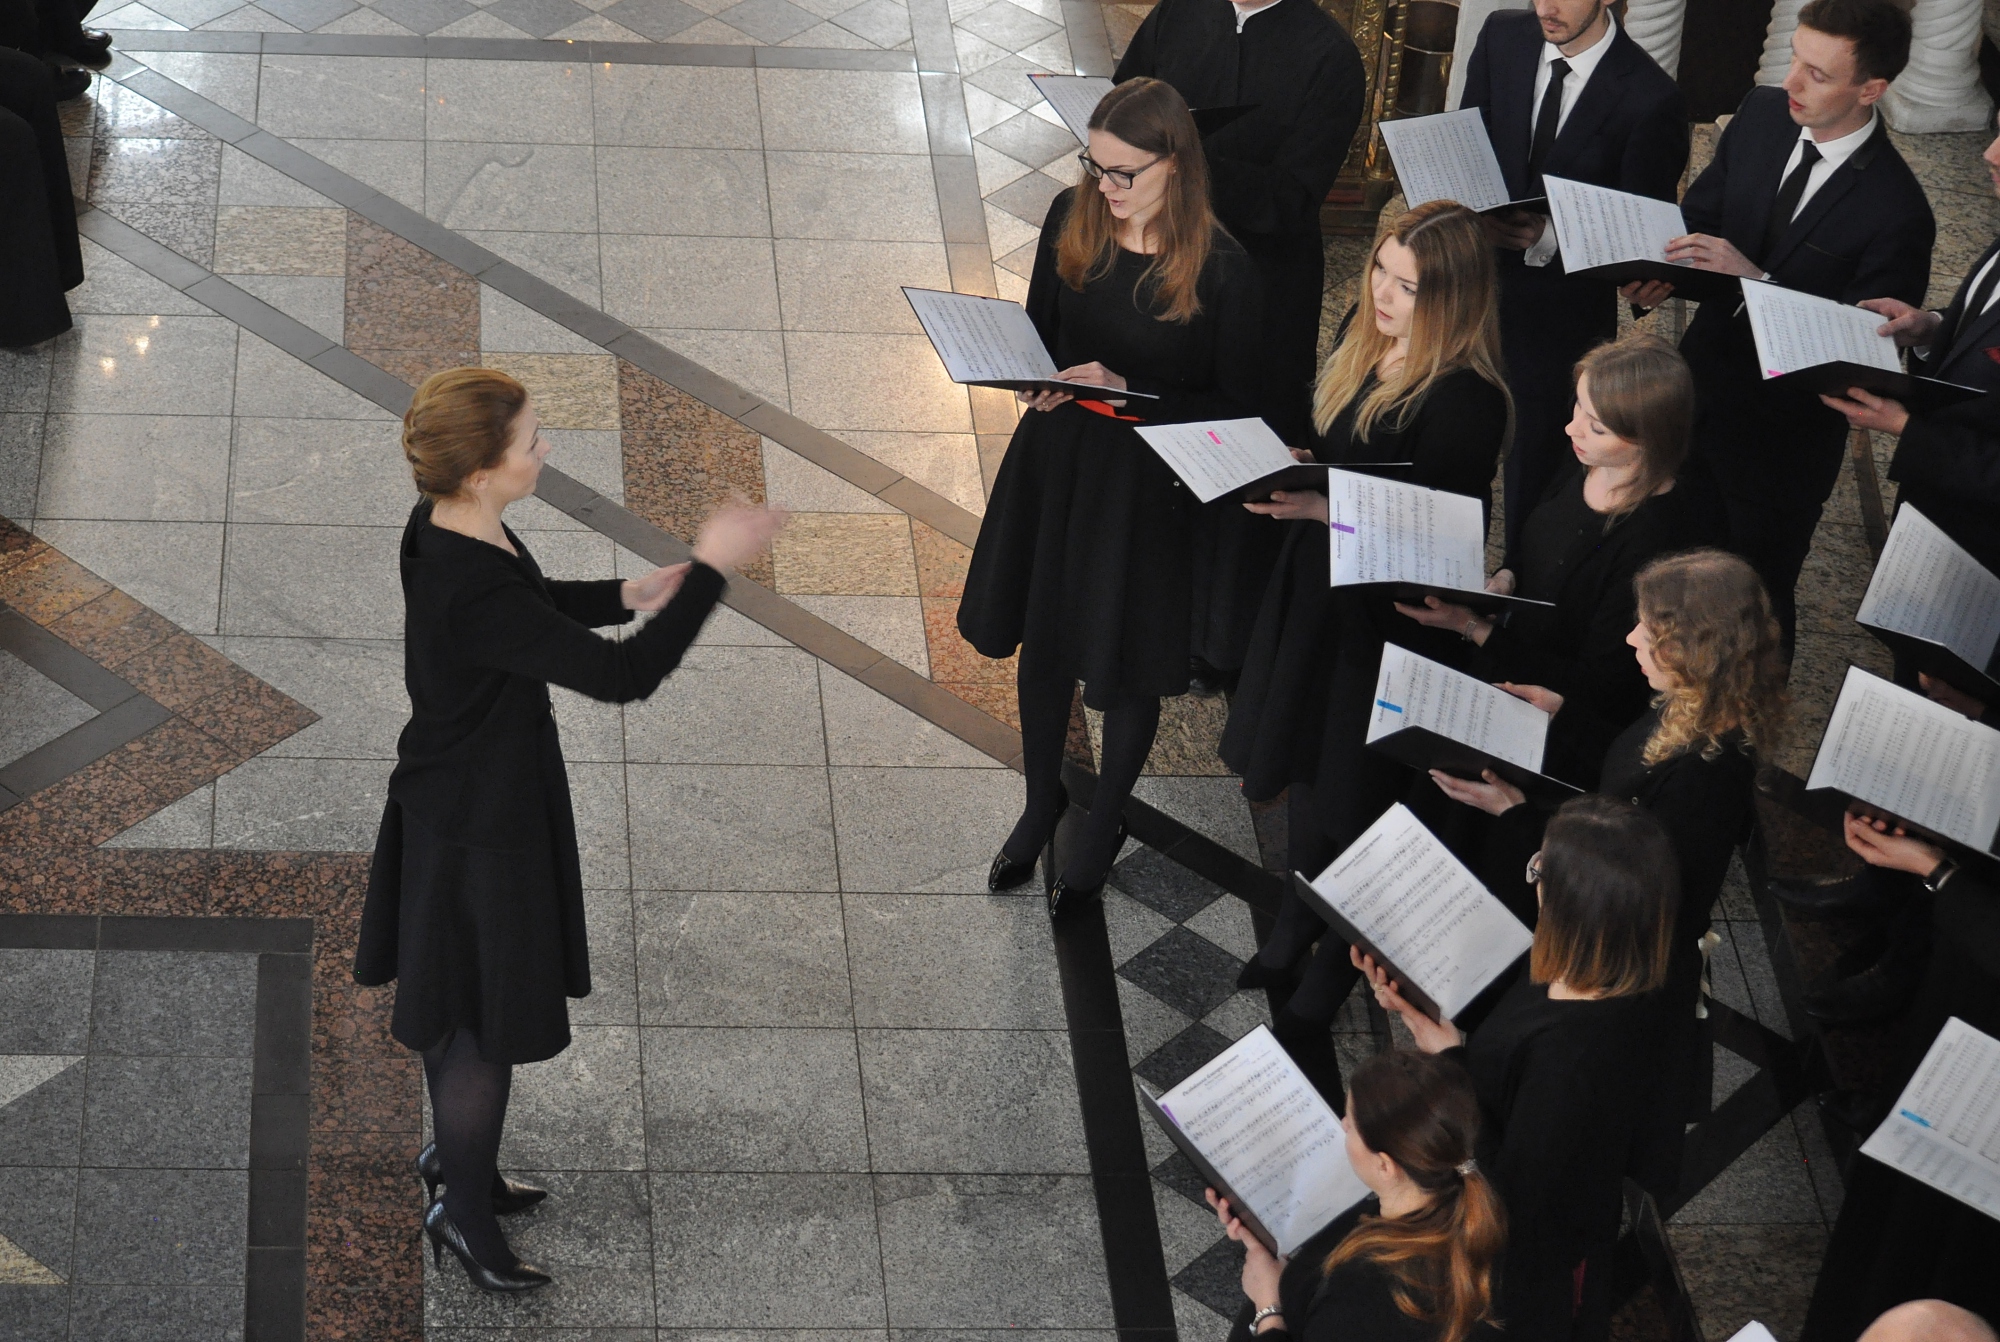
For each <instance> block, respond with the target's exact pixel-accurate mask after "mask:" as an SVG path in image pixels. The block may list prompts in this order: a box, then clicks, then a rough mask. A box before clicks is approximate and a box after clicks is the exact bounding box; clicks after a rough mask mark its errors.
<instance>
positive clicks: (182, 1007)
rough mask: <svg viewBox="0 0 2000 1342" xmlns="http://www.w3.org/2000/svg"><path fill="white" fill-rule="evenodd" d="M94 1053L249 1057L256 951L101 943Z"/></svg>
mask: <svg viewBox="0 0 2000 1342" xmlns="http://www.w3.org/2000/svg"><path fill="white" fill-rule="evenodd" d="M91 1016H92V1019H91V1049H92V1051H93V1053H99V1054H118V1055H126V1056H133V1057H138V1056H156V1055H172V1056H183V1057H209V1058H248V1057H250V1054H251V1046H252V1044H253V1043H254V1042H255V1038H256V1026H257V957H256V956H255V955H250V954H217V953H213V952H208V951H102V952H99V953H98V956H97V987H96V994H95V1000H94V1002H93V1003H92V1012H91Z"/></svg>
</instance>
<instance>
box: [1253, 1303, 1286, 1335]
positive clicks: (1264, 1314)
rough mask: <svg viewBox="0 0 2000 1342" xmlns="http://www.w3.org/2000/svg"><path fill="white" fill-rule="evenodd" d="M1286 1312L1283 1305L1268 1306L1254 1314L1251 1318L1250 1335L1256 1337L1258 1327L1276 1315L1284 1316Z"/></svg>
mask: <svg viewBox="0 0 2000 1342" xmlns="http://www.w3.org/2000/svg"><path fill="white" fill-rule="evenodd" d="M1284 1312H1285V1307H1284V1306H1283V1305H1266V1306H1264V1308H1262V1309H1260V1310H1258V1311H1257V1312H1256V1313H1255V1314H1252V1315H1251V1316H1250V1335H1251V1336H1252V1337H1255V1336H1256V1335H1257V1326H1258V1325H1259V1324H1261V1323H1263V1322H1264V1320H1266V1319H1268V1318H1270V1317H1271V1316H1272V1315H1274V1314H1283V1313H1284Z"/></svg>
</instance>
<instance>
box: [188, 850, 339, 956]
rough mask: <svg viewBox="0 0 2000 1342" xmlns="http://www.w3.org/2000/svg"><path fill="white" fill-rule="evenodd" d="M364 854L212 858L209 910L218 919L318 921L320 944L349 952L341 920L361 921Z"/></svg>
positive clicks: (240, 854) (218, 855)
mask: <svg viewBox="0 0 2000 1342" xmlns="http://www.w3.org/2000/svg"><path fill="white" fill-rule="evenodd" d="M368 859H369V855H368V854H367V853H244V852H229V851H226V850H225V851H219V852H216V853H214V854H213V855H212V859H211V861H212V867H211V873H210V877H209V883H210V891H209V895H208V901H209V907H210V909H211V910H212V911H213V912H214V913H215V914H216V915H217V916H218V917H220V916H223V915H236V916H241V917H263V918H269V917H285V918H308V917H310V918H317V919H319V920H320V923H319V928H320V931H319V932H318V933H316V938H317V939H318V940H321V941H324V940H326V939H327V938H334V939H336V940H337V941H338V943H339V944H340V945H343V946H345V947H347V948H348V952H351V951H352V948H353V946H354V936H353V932H352V931H351V929H349V928H347V927H346V925H345V924H343V923H342V921H341V920H342V919H347V920H354V919H358V918H359V917H360V916H361V898H362V894H363V893H364V891H366V889H367V886H368Z"/></svg>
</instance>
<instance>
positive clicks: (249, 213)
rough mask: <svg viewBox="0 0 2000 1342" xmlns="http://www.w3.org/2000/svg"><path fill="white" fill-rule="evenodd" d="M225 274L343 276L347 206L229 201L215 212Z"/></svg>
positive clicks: (219, 263)
mask: <svg viewBox="0 0 2000 1342" xmlns="http://www.w3.org/2000/svg"><path fill="white" fill-rule="evenodd" d="M215 269H216V272H217V273H218V274H222V275H345V274H346V273H347V211H345V210H340V209H331V210H329V209H295V208H284V207H279V206H265V205H225V206H223V207H222V208H221V209H219V210H217V211H216V212H215Z"/></svg>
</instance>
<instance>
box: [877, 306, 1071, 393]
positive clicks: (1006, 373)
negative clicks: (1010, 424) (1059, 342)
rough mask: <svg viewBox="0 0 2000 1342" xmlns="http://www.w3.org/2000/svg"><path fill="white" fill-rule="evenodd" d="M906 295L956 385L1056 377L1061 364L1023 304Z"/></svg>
mask: <svg viewBox="0 0 2000 1342" xmlns="http://www.w3.org/2000/svg"><path fill="white" fill-rule="evenodd" d="M903 295H904V297H906V298H908V299H909V300H910V306H911V307H912V308H914V309H915V310H916V313H917V320H918V321H920V322H922V323H923V326H924V334H925V335H927V336H929V337H930V339H931V345H932V346H933V347H934V348H936V350H937V352H938V358H940V359H942V360H944V367H945V371H946V372H947V373H949V374H950V375H951V380H952V381H953V382H1011V381H1023V380H1026V379H1029V378H1047V377H1054V376H1055V375H1056V361H1055V360H1054V359H1053V358H1051V357H1050V356H1049V351H1048V348H1047V347H1046V346H1045V345H1043V344H1042V334H1041V332H1039V331H1037V330H1036V329H1035V323H1034V322H1033V320H1031V319H1030V318H1029V316H1028V310H1027V309H1026V308H1024V307H1022V306H1021V305H1020V304H1019V303H1015V302H1011V301H1009V300H1008V299H1005V298H981V297H979V296H978V295H976V294H953V293H945V292H943V291H942V290H938V289H911V288H909V287H907V286H906V287H905V288H904V289H903Z"/></svg>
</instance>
